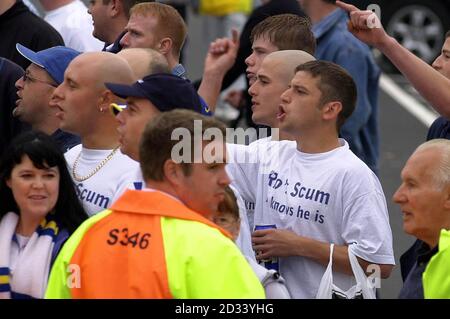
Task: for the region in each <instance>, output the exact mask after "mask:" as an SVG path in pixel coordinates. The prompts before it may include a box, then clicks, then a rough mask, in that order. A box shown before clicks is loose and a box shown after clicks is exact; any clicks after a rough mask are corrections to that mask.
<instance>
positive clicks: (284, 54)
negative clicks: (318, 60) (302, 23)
mask: <svg viewBox="0 0 450 319" xmlns="http://www.w3.org/2000/svg"><path fill="white" fill-rule="evenodd" d="M313 60H315V58H314V57H313V56H312V55H310V54H309V53H307V52H305V51H301V50H282V51H275V52H272V53H270V54H268V55H267V56H265V57H264V58H263V60H262V63H261V65H260V66H259V64H258V71H257V73H256V76H255V78H254V81H253V84H252V86H251V87H250V88H249V90H248V92H249V94H250V95H251V96H252V111H253V112H252V120H253V122H254V123H255V124H259V125H266V126H268V127H270V128H271V129H272V130H271V132H272V135H271V136H268V137H266V138H260V139H259V140H256V141H255V142H253V143H266V142H270V141H276V140H278V139H280V140H292V139H293V137H291V136H288V135H287V134H286V133H284V132H279V126H280V125H279V121H278V118H277V114H278V112H279V106H280V103H281V94H282V93H283V92H284V91H285V90H286V89H287V88H288V87H289V84H290V83H291V80H292V78H293V77H294V69H295V68H296V67H297V66H298V65H300V64H303V63H305V62H309V61H313ZM260 136H261V135H260ZM233 147H238V146H236V145H234V144H230V145H229V148H233ZM234 168H236V166H227V170H228V171H229V173H230V174H231V175H234V173H233V172H232V170H233V169H234ZM232 185H233V182H232ZM241 191H242V193H240V195H241V197H242V200H243V201H244V203H245V207H246V211H247V217H248V222H249V226H250V227H251V229H253V226H254V224H253V214H254V207H255V196H254V194H253V187H251V188H250V189H242V188H241Z"/></svg>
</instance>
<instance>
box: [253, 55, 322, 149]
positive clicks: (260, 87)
mask: <svg viewBox="0 0 450 319" xmlns="http://www.w3.org/2000/svg"><path fill="white" fill-rule="evenodd" d="M314 60H315V58H314V57H313V56H312V55H311V54H309V53H307V52H305V51H301V50H283V51H276V52H273V53H270V54H269V55H267V56H266V57H265V58H264V60H263V62H262V63H261V67H260V68H259V70H258V72H257V74H256V81H255V82H254V83H253V85H252V86H251V87H250V88H249V90H248V92H249V94H250V95H251V97H252V111H253V114H252V120H253V122H254V123H255V124H259V125H266V126H269V127H270V128H272V129H275V130H272V134H273V138H274V139H278V137H279V138H280V139H282V140H283V139H289V140H293V138H291V137H290V136H288V135H287V134H286V133H280V134H281V135H280V136H278V135H279V134H278V128H279V121H278V118H277V114H278V113H279V105H280V104H281V94H282V93H283V92H284V91H286V90H287V88H288V87H289V84H290V83H291V80H292V78H293V77H294V74H295V68H296V67H297V66H299V65H300V64H303V63H306V62H309V61H314ZM274 131H275V132H276V133H275V134H274ZM269 139H270V140H272V137H269Z"/></svg>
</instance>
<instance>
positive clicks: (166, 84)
mask: <svg viewBox="0 0 450 319" xmlns="http://www.w3.org/2000/svg"><path fill="white" fill-rule="evenodd" d="M105 86H106V87H107V88H108V89H109V90H111V92H113V93H114V94H115V95H117V96H119V97H121V98H123V99H125V98H127V97H139V98H144V99H148V100H149V101H150V102H152V103H153V105H154V106H155V107H156V108H157V109H158V110H159V111H161V112H167V111H171V110H174V109H188V110H191V111H195V112H198V113H201V112H202V104H201V102H200V96H199V95H198V94H197V91H196V90H195V88H194V86H193V85H192V83H191V82H189V81H187V80H185V79H182V78H180V77H179V76H176V75H173V74H168V73H156V74H152V75H147V76H146V77H144V78H143V79H142V80H138V81H137V82H135V83H133V84H132V85H123V84H115V83H105Z"/></svg>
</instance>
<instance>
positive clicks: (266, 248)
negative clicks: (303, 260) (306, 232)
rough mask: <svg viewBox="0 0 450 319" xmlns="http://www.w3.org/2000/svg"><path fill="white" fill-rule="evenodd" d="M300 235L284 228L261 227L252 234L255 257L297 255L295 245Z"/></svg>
mask: <svg viewBox="0 0 450 319" xmlns="http://www.w3.org/2000/svg"><path fill="white" fill-rule="evenodd" d="M301 238H302V237H300V236H298V235H297V234H295V233H294V232H292V231H289V230H285V229H263V230H257V231H255V232H253V234H252V244H253V250H254V251H256V252H257V253H256V259H257V260H261V259H270V258H272V257H287V256H296V255H297V253H296V252H297V249H296V247H297V245H298V242H299V240H301Z"/></svg>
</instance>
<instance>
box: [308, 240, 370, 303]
mask: <svg viewBox="0 0 450 319" xmlns="http://www.w3.org/2000/svg"><path fill="white" fill-rule="evenodd" d="M333 250H334V244H331V245H330V261H329V262H328V267H327V269H326V270H325V273H324V274H323V277H322V280H321V281H320V285H319V290H318V291H317V295H316V298H317V299H375V298H376V295H375V288H371V287H369V281H368V280H367V277H366V274H365V273H364V270H363V269H362V268H361V266H360V265H359V262H358V259H357V258H356V256H355V255H354V254H353V253H352V251H351V246H349V247H348V257H349V259H350V265H351V266H352V271H353V276H354V277H355V280H356V285H354V286H353V287H351V288H350V289H348V290H347V291H343V290H342V289H341V288H339V287H337V286H336V285H334V284H333V270H332V266H333Z"/></svg>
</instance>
